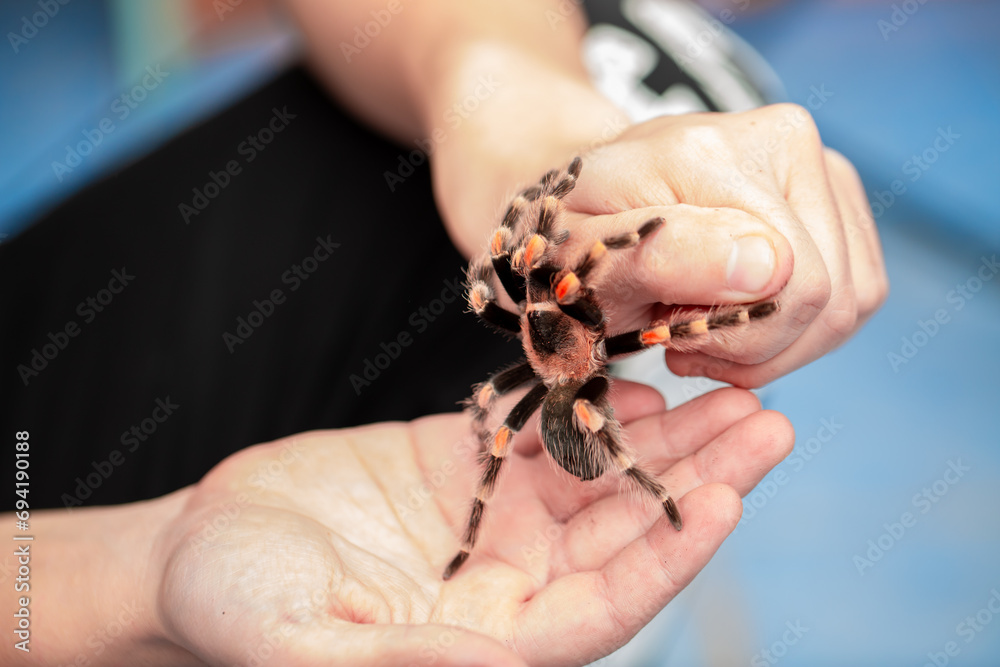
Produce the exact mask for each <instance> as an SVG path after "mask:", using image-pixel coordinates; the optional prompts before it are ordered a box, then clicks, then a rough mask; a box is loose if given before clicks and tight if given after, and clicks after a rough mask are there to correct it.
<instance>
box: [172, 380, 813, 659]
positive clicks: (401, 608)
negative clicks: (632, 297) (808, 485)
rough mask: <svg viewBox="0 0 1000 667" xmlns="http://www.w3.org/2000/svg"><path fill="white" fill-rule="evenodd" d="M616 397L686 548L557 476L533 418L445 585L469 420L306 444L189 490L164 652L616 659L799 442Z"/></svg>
mask: <svg viewBox="0 0 1000 667" xmlns="http://www.w3.org/2000/svg"><path fill="white" fill-rule="evenodd" d="M614 394H615V395H616V396H615V398H616V401H615V403H616V405H617V406H618V412H617V414H618V416H619V417H620V418H621V419H622V421H623V423H624V424H625V425H626V433H627V434H628V437H629V440H630V442H631V444H632V446H633V447H635V448H636V450H637V451H638V452H639V455H640V458H641V460H642V461H643V462H644V463H645V465H647V466H648V467H650V468H651V469H652V470H653V471H654V472H655V473H657V474H658V476H659V479H660V480H661V481H662V482H663V483H664V484H666V485H667V486H668V488H670V489H671V490H672V492H673V493H674V494H675V495H676V497H678V498H679V499H680V500H679V507H680V510H681V512H682V514H683V515H684V517H685V524H684V529H683V530H682V531H680V532H678V531H676V530H674V529H673V527H672V526H671V525H670V524H669V522H668V521H667V520H666V519H665V518H664V517H663V516H662V510H661V509H660V508H658V507H653V506H651V505H650V504H649V503H648V502H644V500H643V499H642V498H641V497H639V496H636V495H635V494H631V493H625V492H622V491H621V489H620V486H619V484H618V481H617V480H616V479H614V478H612V477H610V476H607V475H606V476H605V477H602V478H599V479H598V480H594V481H592V482H587V483H585V482H580V481H579V480H575V479H574V478H572V477H570V476H569V475H568V474H566V473H564V472H562V471H558V470H556V467H555V466H554V464H553V463H552V462H551V460H550V459H549V458H548V457H547V456H546V455H545V454H544V453H543V452H542V450H541V447H540V444H539V441H538V436H537V433H536V431H535V422H534V420H533V421H532V422H529V424H528V425H527V426H526V427H525V429H524V430H523V431H521V433H520V434H519V435H518V436H517V439H516V441H515V453H514V454H513V459H512V462H511V464H510V468H509V470H508V472H507V473H506V474H505V475H504V477H503V478H502V481H501V483H500V487H499V490H498V492H497V494H496V496H495V498H494V500H493V502H491V503H490V505H489V507H488V510H487V519H486V523H485V527H484V531H483V534H482V539H481V541H480V543H479V544H478V545H477V548H476V549H475V551H474V552H473V555H472V557H471V558H470V560H469V562H468V563H466V565H465V566H464V567H463V569H462V570H461V571H460V572H459V574H457V575H456V576H455V577H454V578H453V579H452V580H450V581H448V582H444V581H442V579H441V572H442V570H443V568H444V566H445V564H446V563H447V562H448V560H449V559H450V558H451V556H452V555H453V552H454V550H455V546H456V530H457V527H459V526H461V525H462V524H463V522H464V520H465V517H466V513H467V511H468V504H469V499H470V498H471V492H472V490H473V488H474V484H475V478H476V475H477V470H478V467H477V465H476V462H475V458H474V454H473V449H474V447H475V444H474V442H475V441H474V438H472V437H471V436H470V434H469V433H468V421H467V419H465V418H463V417H462V416H461V415H457V414H455V415H438V416H433V417H428V418H424V419H420V420H417V421H415V422H412V423H408V424H405V423H392V424H380V425H374V426H368V427H361V428H357V429H349V430H343V431H334V432H313V433H306V434H302V435H299V436H296V437H295V438H290V439H286V440H280V441H276V442H273V443H269V444H265V445H259V446H256V447H252V448H250V449H247V450H245V451H243V452H240V453H238V454H236V455H234V456H232V457H230V458H229V459H227V460H226V461H225V462H223V463H222V464H220V465H219V466H217V467H216V468H215V469H214V470H213V471H212V472H211V473H209V475H208V476H206V477H205V478H204V480H203V481H202V482H201V483H200V484H199V485H198V486H197V487H195V489H194V491H193V493H192V494H191V495H190V497H189V498H188V500H187V503H186V507H185V509H184V511H183V512H182V513H181V514H180V516H179V518H178V519H177V520H176V521H175V522H174V524H173V525H171V526H170V528H169V529H168V530H167V531H166V533H165V534H164V537H163V538H162V542H161V546H163V547H164V548H165V549H166V552H165V553H166V561H165V562H166V563H167V565H166V573H165V576H164V579H163V584H162V585H161V586H160V599H159V603H158V605H159V615H160V617H161V618H162V619H163V620H164V622H165V626H166V628H167V630H168V633H167V634H168V636H170V637H171V639H172V640H174V641H176V642H177V643H178V644H180V645H181V646H184V647H186V648H188V649H189V650H192V651H193V652H195V653H196V654H198V655H201V656H204V657H206V658H208V659H209V660H210V661H211V662H212V663H213V664H215V663H218V664H229V663H230V662H233V661H237V660H245V659H246V653H245V651H246V650H247V649H246V647H253V646H255V645H256V644H259V643H260V641H261V637H267V636H271V637H274V638H277V639H276V640H275V642H274V644H275V646H274V650H275V651H276V653H275V655H274V657H272V658H270V660H273V661H276V662H275V664H283V665H299V664H318V663H313V662H311V660H310V658H315V659H319V658H320V656H322V655H323V654H324V653H323V652H324V650H325V649H326V650H328V647H329V646H331V645H336V646H337V649H338V650H337V654H338V655H340V656H342V659H343V660H346V661H347V662H338V663H336V664H357V665H367V664H407V662H406V660H413V661H414V662H416V663H417V664H427V663H426V662H423V661H427V660H430V659H431V658H432V657H433V664H439V665H470V664H491V665H523V664H544V665H579V664H586V663H587V662H589V661H592V660H595V659H597V658H599V657H601V656H603V655H606V654H607V653H609V652H610V651H612V650H614V649H615V648H617V647H618V646H621V645H622V644H624V643H625V642H626V641H627V640H628V639H630V638H631V637H632V636H633V635H634V634H635V633H636V632H637V631H638V630H639V629H640V628H641V627H642V626H643V625H645V624H646V623H647V622H648V621H649V620H650V619H651V618H652V616H653V615H655V614H656V613H657V612H658V611H659V610H660V609H661V608H662V607H663V605H665V604H666V603H667V602H668V601H669V600H670V599H671V598H672V597H673V596H674V595H676V594H677V593H678V592H679V591H680V590H681V589H682V588H683V587H684V586H685V585H687V583H688V582H690V580H691V579H692V578H693V577H694V575H695V574H696V573H697V572H698V571H699V570H700V569H701V568H702V567H704V565H705V564H706V563H707V561H708V559H709V558H711V556H712V555H713V554H714V552H715V550H716V549H717V548H718V546H719V544H720V543H721V541H722V540H723V539H724V538H725V537H726V536H727V535H728V534H729V533H730V532H731V531H732V530H733V528H735V525H736V523H737V521H738V520H739V516H740V513H741V505H740V502H739V495H738V494H745V493H747V492H749V491H750V490H751V489H752V488H753V486H754V485H755V484H757V482H758V481H759V480H760V479H761V478H762V477H763V475H765V474H766V473H767V471H768V470H770V469H771V468H772V467H773V466H774V465H776V464H777V463H778V462H779V461H780V460H781V459H782V458H784V456H786V455H787V453H788V452H789V451H790V449H791V446H792V443H793V434H792V430H791V427H790V425H789V424H788V422H787V420H785V418H784V417H782V416H781V415H779V414H777V413H774V412H770V411H762V410H760V406H759V403H758V402H757V399H756V398H755V397H754V396H753V395H752V394H750V393H749V392H746V391H743V390H739V389H724V390H720V391H717V392H713V393H712V394H709V395H707V396H704V397H702V398H699V399H696V400H695V401H692V402H691V403H688V404H685V405H683V406H680V407H678V408H677V409H675V410H672V411H669V412H665V411H664V410H663V403H662V399H661V398H660V397H659V395H658V394H657V393H656V392H655V391H654V390H652V389H650V388H648V387H644V386H641V385H635V384H631V383H627V382H618V383H617V384H616V385H615V389H614ZM430 480H435V481H434V482H431V481H430ZM421 489H422V490H423V493H422V494H421V492H420V491H419V490H421ZM414 490H418V492H417V494H416V495H415V496H414V495H411V492H412V491H414ZM414 497H416V498H420V499H421V500H420V501H419V502H418V501H414V500H413V498H414ZM234 507H239V510H238V511H235V514H236V516H235V518H231V519H230V520H227V521H223V522H222V525H223V528H222V529H221V530H218V531H216V530H212V529H208V532H206V528H207V527H208V526H209V525H210V524H211V522H212V521H213V520H217V519H218V518H219V516H220V514H223V513H225V512H227V511H228V512H229V516H230V517H231V516H232V515H233V514H234V510H233V508H234ZM226 508H228V510H227V509H226ZM540 536H544V539H542V541H541V542H539V540H540ZM539 547H540V548H539ZM375 646H378V657H376V653H375V649H374V647H375ZM387 651H388V653H386V652H387ZM394 660H399V661H401V662H399V663H397V662H394ZM323 664H327V663H323Z"/></svg>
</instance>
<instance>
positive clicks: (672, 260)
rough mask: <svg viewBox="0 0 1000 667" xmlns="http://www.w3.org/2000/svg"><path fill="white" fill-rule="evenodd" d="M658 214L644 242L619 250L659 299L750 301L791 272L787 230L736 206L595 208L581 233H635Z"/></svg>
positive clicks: (619, 259) (618, 260) (619, 263)
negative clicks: (610, 211)
mask: <svg viewBox="0 0 1000 667" xmlns="http://www.w3.org/2000/svg"><path fill="white" fill-rule="evenodd" d="M657 217H660V218H663V220H664V224H663V226H662V227H660V228H659V229H658V230H657V231H656V232H655V233H653V234H651V235H650V236H649V237H648V238H646V239H645V240H643V241H642V244H641V245H640V246H639V247H638V248H636V249H634V250H625V251H622V252H620V253H615V255H616V256H615V261H614V265H615V267H616V268H617V269H618V272H619V275H620V276H627V277H628V279H629V280H630V281H634V287H635V288H636V292H637V293H640V294H642V295H643V296H646V297H649V298H650V300H652V301H659V302H661V303H665V304H690V305H706V306H712V305H716V304H721V303H748V302H751V301H757V300H760V299H763V298H765V297H768V296H771V295H773V294H775V293H777V292H778V291H779V290H780V289H781V288H782V287H783V286H784V285H785V283H786V282H788V279H789V278H790V277H791V274H792V249H791V245H790V244H789V243H788V241H787V240H786V239H785V237H784V236H782V235H781V234H780V233H778V232H777V231H776V230H775V229H774V228H773V227H771V226H770V225H768V224H766V223H765V222H763V221H762V220H760V219H759V218H756V217H754V216H752V215H750V214H749V213H746V212H745V211H740V210H738V209H734V208H703V207H700V206H690V205H688V204H673V205H669V206H652V207H648V208H640V209H632V210H630V211H625V212H623V213H617V214H614V215H600V216H593V217H591V218H588V219H586V220H582V221H580V223H579V225H580V227H579V228H578V229H580V231H582V232H584V233H583V234H578V238H579V237H580V236H582V237H593V238H595V239H602V238H606V237H612V236H615V235H617V234H622V233H628V232H631V231H634V230H637V229H639V228H640V227H641V226H642V225H643V224H644V223H645V222H646V221H648V220H650V219H653V218H657ZM572 236H573V234H572V233H571V238H572ZM621 272H623V273H621Z"/></svg>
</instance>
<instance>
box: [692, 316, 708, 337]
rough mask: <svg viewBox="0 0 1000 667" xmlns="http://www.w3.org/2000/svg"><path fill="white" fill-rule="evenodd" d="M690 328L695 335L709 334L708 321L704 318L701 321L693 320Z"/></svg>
mask: <svg viewBox="0 0 1000 667" xmlns="http://www.w3.org/2000/svg"><path fill="white" fill-rule="evenodd" d="M688 328H689V329H690V331H691V333H693V334H704V333H708V319H707V318H704V317H703V318H701V319H700V320H693V321H692V322H691V323H690V324H688Z"/></svg>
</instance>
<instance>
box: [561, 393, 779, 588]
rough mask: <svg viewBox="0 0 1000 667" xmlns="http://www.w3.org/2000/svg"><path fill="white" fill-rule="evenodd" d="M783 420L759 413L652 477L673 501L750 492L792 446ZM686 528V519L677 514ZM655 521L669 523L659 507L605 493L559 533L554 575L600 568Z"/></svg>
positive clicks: (641, 498)
mask: <svg viewBox="0 0 1000 667" xmlns="http://www.w3.org/2000/svg"><path fill="white" fill-rule="evenodd" d="M794 440H795V437H794V432H793V431H792V428H791V425H790V424H789V422H788V420H787V419H786V418H785V417H784V416H783V415H781V414H779V413H776V412H772V411H767V410H765V411H758V412H755V413H753V414H751V415H750V416H748V417H745V418H744V419H741V420H740V421H739V422H738V423H736V424H735V425H733V426H731V427H730V428H728V429H727V430H726V431H725V432H724V433H722V434H721V435H720V436H718V437H717V438H714V439H713V440H712V441H711V442H710V443H709V444H708V445H706V446H705V447H702V448H700V449H698V450H697V451H694V452H692V453H691V454H689V455H687V456H685V457H684V458H682V459H681V460H680V461H678V462H677V463H675V464H674V465H673V466H671V467H670V468H669V469H668V470H667V471H666V472H663V471H662V469H660V470H658V469H656V468H655V467H647V470H650V471H651V472H656V473H658V474H657V479H659V481H660V482H661V483H662V484H663V485H664V486H665V487H666V489H667V491H668V492H669V493H670V494H671V495H672V496H673V497H674V499H675V500H676V499H677V498H681V497H683V496H684V495H685V494H687V493H689V492H690V491H692V490H694V489H696V488H698V487H700V486H702V485H704V484H713V483H722V484H726V485H727V486H730V487H732V488H734V489H735V490H736V491H737V492H738V493H739V494H740V495H745V494H747V493H749V492H750V491H751V490H752V489H753V488H754V486H756V485H757V484H758V483H759V482H760V480H761V479H763V478H764V475H766V474H767V473H768V471H770V470H771V469H772V468H773V467H774V466H776V465H777V464H778V463H779V462H781V460H782V459H784V458H785V457H786V456H787V455H788V453H789V452H790V451H791V449H792V445H793V444H794ZM682 517H683V520H684V527H683V528H682V529H681V531H680V532H684V531H685V530H687V526H688V523H689V517H688V516H687V515H684V514H682ZM656 522H666V523H667V524H668V525H669V522H668V521H666V518H665V517H664V515H663V511H662V509H661V508H659V507H658V506H653V505H652V503H650V502H649V499H648V498H647V497H645V496H639V495H638V494H637V493H635V492H630V493H617V492H614V491H612V492H610V493H607V494H605V496H604V497H602V498H600V499H599V500H596V501H595V502H593V503H592V504H591V505H590V506H589V507H587V508H586V509H584V510H582V511H580V512H579V513H577V514H576V515H575V516H574V517H573V518H572V519H571V520H570V521H569V522H567V524H566V526H565V530H564V542H563V549H564V553H565V562H564V563H554V564H553V569H554V570H555V571H556V573H558V572H564V571H565V572H571V571H578V570H589V569H594V568H597V567H601V566H602V565H603V564H604V563H605V562H607V560H608V559H610V558H611V557H613V556H614V554H616V553H618V552H619V551H620V550H621V549H622V548H624V547H625V545H627V544H628V543H629V542H631V541H632V540H633V539H635V538H636V537H637V536H639V535H641V534H642V533H643V532H645V531H646V530H647V529H648V528H649V527H650V526H651V525H653V524H654V523H656Z"/></svg>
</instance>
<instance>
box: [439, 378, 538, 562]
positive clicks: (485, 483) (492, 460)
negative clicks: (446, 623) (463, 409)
mask: <svg viewBox="0 0 1000 667" xmlns="http://www.w3.org/2000/svg"><path fill="white" fill-rule="evenodd" d="M548 392H549V389H548V387H546V386H545V384H543V383H541V382H539V383H538V384H536V385H535V386H534V387H532V388H531V390H530V391H529V392H528V393H527V394H525V395H524V397H523V398H521V400H520V401H518V402H517V405H515V406H514V409H512V410H511V411H510V414H508V415H507V418H506V419H505V420H504V423H503V425H502V426H501V427H500V428H498V429H497V431H496V433H495V434H494V435H493V442H492V444H491V446H490V449H489V451H488V452H486V454H485V457H484V458H485V460H484V462H483V463H484V468H483V474H482V477H481V478H480V480H479V488H478V489H477V490H476V497H475V499H474V500H473V501H472V510H471V512H470V513H469V522H468V524H467V526H466V529H465V535H464V537H463V538H462V548H461V550H460V551H459V552H458V554H457V555H456V556H455V557H454V558H453V559H452V561H451V563H449V564H448V567H447V568H446V569H445V571H444V579H445V581H447V580H448V579H451V577H452V576H453V575H454V574H455V572H457V571H458V568H460V567H462V564H463V563H464V562H465V561H466V560H467V559H468V558H469V553H470V552H471V551H472V548H473V547H474V546H475V545H476V538H477V537H478V536H479V527H480V525H481V524H482V520H483V514H484V513H485V512H486V502H487V501H488V500H489V499H490V498H491V497H492V495H493V492H494V491H495V490H496V485H497V480H498V479H499V478H500V473H501V471H502V470H503V464H504V462H505V461H506V460H507V458H508V456H509V455H510V452H511V450H512V449H513V447H512V444H511V443H512V442H513V440H514V434H516V433H517V432H518V431H520V430H521V428H523V427H524V424H525V422H527V421H528V417H530V416H531V415H532V414H533V413H534V412H535V411H536V410H537V409H538V407H539V406H540V405H541V404H542V401H543V400H544V399H545V395H546V394H547V393H548Z"/></svg>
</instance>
